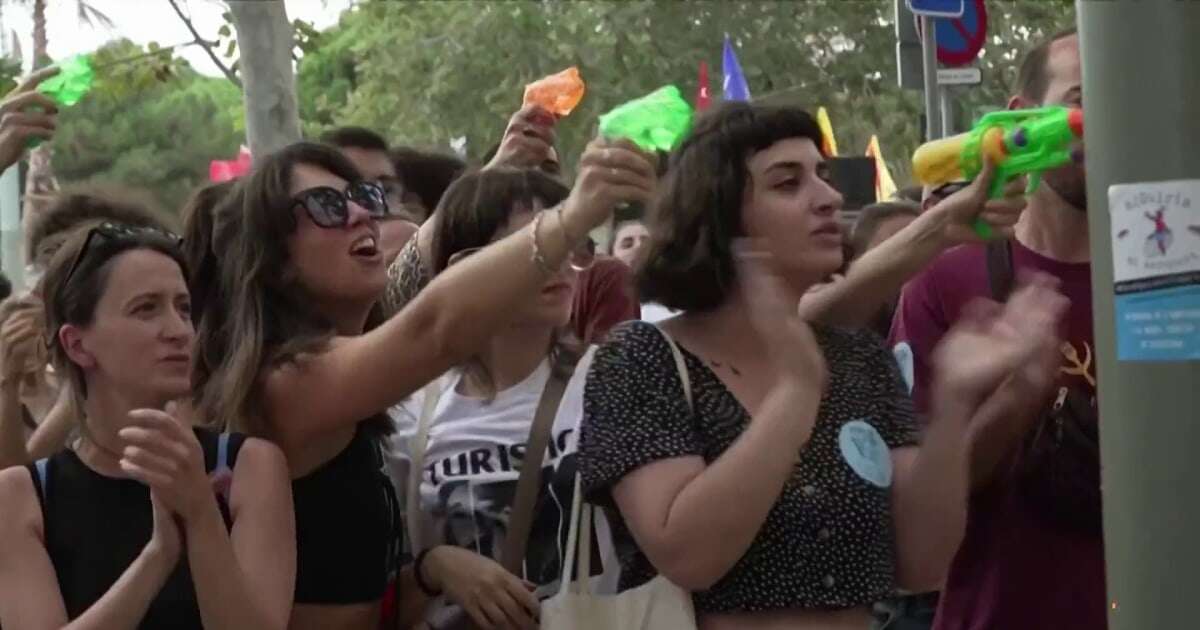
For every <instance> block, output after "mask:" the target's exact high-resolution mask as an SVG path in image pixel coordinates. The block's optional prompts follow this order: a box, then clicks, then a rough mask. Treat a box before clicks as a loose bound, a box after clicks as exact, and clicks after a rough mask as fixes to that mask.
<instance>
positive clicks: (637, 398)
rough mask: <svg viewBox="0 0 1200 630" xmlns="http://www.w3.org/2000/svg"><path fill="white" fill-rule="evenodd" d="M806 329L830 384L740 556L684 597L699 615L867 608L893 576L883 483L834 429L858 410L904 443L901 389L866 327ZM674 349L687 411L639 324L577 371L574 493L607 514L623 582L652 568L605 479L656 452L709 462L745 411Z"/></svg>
mask: <svg viewBox="0 0 1200 630" xmlns="http://www.w3.org/2000/svg"><path fill="white" fill-rule="evenodd" d="M815 332H816V334H817V339H818V342H819V343H820V345H821V348H822V350H823V351H824V352H825V356H826V359H827V361H828V364H829V371H830V384H829V389H828V391H827V392H826V394H825V396H824V398H823V399H822V401H821V406H820V411H819V413H818V418H817V423H816V425H815V426H814V428H813V434H812V437H811V438H810V440H809V442H808V444H806V445H805V447H804V448H803V449H801V453H800V457H799V459H798V462H797V465H796V469H795V472H794V474H793V476H792V478H791V480H790V481H789V482H788V483H787V484H786V486H785V487H784V490H783V493H782V494H781V495H780V497H779V500H778V501H777V502H776V504H775V507H774V508H772V510H771V511H770V513H769V514H768V516H767V519H766V522H764V523H763V525H762V528H761V529H760V531H759V534H758V537H757V538H756V539H755V540H754V542H753V543H752V544H751V546H750V549H749V550H748V551H747V552H746V555H745V556H743V557H742V559H741V560H739V561H738V563H737V564H736V565H734V567H733V568H732V569H731V570H730V571H729V573H728V574H726V575H725V577H723V578H722V579H721V580H720V581H718V582H717V584H715V585H714V586H713V588H711V589H709V590H708V591H704V592H698V593H695V594H694V599H695V604H696V609H697V611H698V612H702V613H704V612H710V613H711V612H735V611H746V612H751V611H765V610H778V609H785V608H827V609H828V608H834V609H841V608H850V607H857V606H863V605H869V604H870V603H872V602H874V601H877V600H878V599H880V598H882V597H884V596H886V595H888V594H889V593H891V592H892V590H893V587H894V586H895V584H894V582H895V580H894V573H895V549H894V544H895V541H894V534H893V527H892V514H891V493H890V489H889V488H880V487H878V486H876V485H873V484H871V483H869V482H867V481H866V480H864V479H862V478H861V477H859V476H858V475H857V474H855V473H854V471H853V470H852V469H851V467H850V465H849V464H847V462H846V461H845V460H844V459H843V458H842V456H841V451H840V448H839V445H838V434H839V430H840V429H841V427H842V425H844V424H846V423H848V422H851V421H853V420H864V421H865V422H867V423H868V424H870V425H871V426H873V427H874V428H875V429H876V430H877V431H878V432H879V434H880V435H881V436H882V437H883V440H884V442H885V443H886V444H887V445H888V447H889V448H893V449H894V448H898V447H902V446H911V445H914V444H916V443H917V426H916V423H915V421H914V419H913V411H912V403H911V401H910V400H909V399H908V395H907V387H906V385H905V384H904V381H903V379H902V378H901V376H900V373H899V370H898V369H897V366H896V361H895V359H894V358H893V357H892V354H891V353H890V352H889V351H888V350H887V349H885V348H884V347H883V343H882V340H880V339H879V338H878V337H876V336H875V335H874V334H872V333H867V332H850V331H843V330H835V329H827V328H815ZM684 355H685V358H686V362H687V367H688V373H689V377H690V378H691V382H692V388H693V392H694V396H695V403H696V411H695V414H693V413H692V412H691V411H690V410H689V408H688V405H687V402H686V401H685V400H684V396H683V387H682V384H681V383H680V380H679V376H678V371H677V369H676V367H675V364H674V361H673V359H672V357H671V351H670V348H669V347H668V345H667V342H666V340H665V339H664V338H663V336H662V335H661V334H660V333H659V332H658V331H656V330H654V328H653V327H652V326H650V325H648V324H645V323H641V322H634V323H631V324H628V325H625V326H623V327H621V328H619V329H617V330H616V331H614V332H613V334H612V335H611V336H610V338H609V341H608V343H606V344H605V345H604V346H602V347H601V348H600V349H599V350H598V351H597V353H596V356H595V360H594V361H593V363H592V368H591V371H590V372H589V374H588V381H587V387H586V390H585V393H584V420H583V425H582V428H581V433H580V446H579V452H580V472H581V473H582V476H583V484H584V489H585V492H586V493H587V495H586V496H587V497H588V498H589V500H591V501H594V502H596V503H597V504H599V505H602V506H604V507H605V508H606V509H607V510H608V512H609V516H610V520H612V522H613V524H614V535H615V536H616V539H617V542H618V550H619V551H618V554H619V557H620V560H621V568H622V575H621V588H622V589H625V588H631V587H633V586H637V585H639V584H642V583H644V582H646V581H647V580H649V579H650V578H652V577H653V576H655V575H656V572H655V570H654V567H653V566H652V565H651V564H650V562H649V560H648V559H647V558H646V556H645V555H644V554H642V553H641V552H640V551H639V550H638V549H637V547H636V544H635V543H634V542H633V539H632V537H631V535H630V533H629V530H628V528H627V527H626V525H625V523H624V521H623V519H621V518H620V514H619V513H618V512H617V510H616V509H615V506H614V504H613V502H612V498H611V495H610V494H609V493H610V490H611V489H612V486H613V485H614V484H615V483H617V482H618V481H619V480H620V479H621V478H622V477H624V476H625V475H626V474H628V473H629V472H631V471H633V470H635V469H636V468H639V467H641V466H644V465H646V464H649V463H651V462H654V461H657V460H660V459H667V458H672V457H682V456H688V455H700V456H702V457H703V458H704V459H705V461H707V462H712V461H714V460H715V459H717V458H718V457H720V455H721V454H722V453H723V452H725V450H726V449H727V448H729V446H730V445H731V444H732V443H733V441H734V440H736V439H737V437H738V436H739V435H740V434H741V432H742V430H743V429H744V427H745V426H746V423H747V422H748V421H749V417H748V415H747V414H746V411H745V409H744V408H743V407H742V406H741V404H740V403H738V401H737V400H736V399H735V398H734V396H733V395H732V394H731V393H730V392H729V391H728V390H727V389H726V388H725V386H724V385H723V384H722V383H721V381H720V380H719V379H718V378H717V377H716V375H715V374H713V373H712V372H711V371H710V370H709V369H708V368H707V367H706V366H705V365H704V363H703V362H702V361H701V360H699V359H698V358H697V357H695V356H694V355H692V354H690V353H688V352H687V351H686V350H684ZM713 509H721V506H713ZM696 552H697V553H703V550H696Z"/></svg>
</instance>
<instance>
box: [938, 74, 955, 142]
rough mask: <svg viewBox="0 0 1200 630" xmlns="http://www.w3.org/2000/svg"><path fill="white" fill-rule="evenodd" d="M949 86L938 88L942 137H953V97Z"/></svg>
mask: <svg viewBox="0 0 1200 630" xmlns="http://www.w3.org/2000/svg"><path fill="white" fill-rule="evenodd" d="M950 89H951V88H950V86H948V85H939V86H938V99H939V100H940V101H941V103H940V105H941V110H942V137H943V138H944V137H946V136H952V135H954V95H953V94H951V93H950Z"/></svg>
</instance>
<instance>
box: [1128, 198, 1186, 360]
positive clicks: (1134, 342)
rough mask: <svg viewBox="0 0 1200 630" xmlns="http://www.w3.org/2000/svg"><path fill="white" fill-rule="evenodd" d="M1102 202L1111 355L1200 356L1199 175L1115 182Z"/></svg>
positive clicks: (1148, 357) (1145, 357) (1141, 357)
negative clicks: (1108, 247)
mask: <svg viewBox="0 0 1200 630" xmlns="http://www.w3.org/2000/svg"><path fill="white" fill-rule="evenodd" d="M1108 203H1109V213H1110V214H1111V216H1112V246H1113V281H1114V282H1115V287H1114V288H1115V292H1116V299H1115V304H1116V323H1117V359H1118V360H1120V361H1189V360H1190V361H1195V360H1200V179H1194V180H1181V181H1171V182H1155V183H1146V184H1119V185H1116V186H1112V187H1111V188H1109V189H1108Z"/></svg>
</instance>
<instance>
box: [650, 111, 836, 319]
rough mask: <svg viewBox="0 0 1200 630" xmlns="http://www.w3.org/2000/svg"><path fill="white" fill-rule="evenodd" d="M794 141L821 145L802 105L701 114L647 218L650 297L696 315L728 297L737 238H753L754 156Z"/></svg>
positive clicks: (651, 299)
mask: <svg viewBox="0 0 1200 630" xmlns="http://www.w3.org/2000/svg"><path fill="white" fill-rule="evenodd" d="M789 138H807V139H809V140H812V142H813V144H815V145H817V149H818V150H820V147H821V130H820V127H818V126H817V122H816V120H815V119H813V117H812V116H810V115H809V114H808V113H806V112H805V111H804V110H802V109H799V108H796V107H776V106H765V105H752V104H749V103H741V102H730V103H724V104H722V105H721V106H719V107H717V108H716V109H714V110H712V111H710V112H708V113H706V114H704V115H702V116H701V117H700V118H699V119H697V121H696V125H695V127H694V128H693V129H692V132H691V134H690V135H689V136H688V138H687V139H686V140H684V142H683V145H682V146H680V147H679V149H677V150H676V151H675V153H673V154H672V155H671V161H670V165H669V166H668V168H667V173H666V176H665V177H664V178H663V179H662V180H660V182H659V190H658V196H657V198H656V199H655V202H654V204H653V206H652V207H651V208H650V211H649V213H648V216H647V227H649V228H650V235H651V236H650V251H649V255H648V256H647V262H646V264H645V266H644V267H643V268H642V270H641V273H640V274H639V276H638V289H639V291H640V293H641V298H642V301H643V302H658V303H659V304H662V305H663V306H666V307H667V308H670V309H675V310H681V311H688V312H692V311H708V310H712V309H714V308H716V307H717V306H719V305H720V304H721V303H722V302H724V301H725V298H726V297H727V296H728V294H729V291H730V289H731V287H732V286H733V281H734V279H735V268H734V260H733V251H732V245H733V241H734V239H736V238H738V237H741V236H744V235H745V229H744V227H743V221H742V201H743V199H744V198H745V193H746V190H747V186H749V185H750V173H749V171H748V170H747V168H746V160H748V159H749V158H750V157H752V156H753V155H754V154H755V153H758V152H759V151H762V150H764V149H766V148H768V147H770V146H771V145H773V144H775V143H776V142H779V141H781V140H787V139H789Z"/></svg>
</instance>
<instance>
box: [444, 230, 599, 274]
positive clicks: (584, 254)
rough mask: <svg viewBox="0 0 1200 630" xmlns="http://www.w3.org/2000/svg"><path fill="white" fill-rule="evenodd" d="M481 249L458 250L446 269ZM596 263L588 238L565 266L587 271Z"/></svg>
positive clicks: (592, 244) (591, 242) (594, 243)
mask: <svg viewBox="0 0 1200 630" xmlns="http://www.w3.org/2000/svg"><path fill="white" fill-rule="evenodd" d="M481 249H483V248H482V247H468V248H467V249H463V250H459V251H457V252H454V253H453V254H451V255H450V260H448V261H447V262H446V267H452V266H454V265H456V264H458V263H460V262H462V261H463V259H465V258H466V257H467V256H470V255H471V254H474V253H476V252H478V251H479V250H481ZM595 262H596V241H593V240H592V239H591V238H590V237H589V238H588V239H587V240H585V241H584V242H583V243H581V244H580V245H579V246H578V247H576V248H575V250H574V251H572V252H571V253H570V254H569V255H568V256H567V264H568V265H570V266H571V269H572V270H574V271H587V270H588V269H590V268H591V267H592V264H593V263H595Z"/></svg>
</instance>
